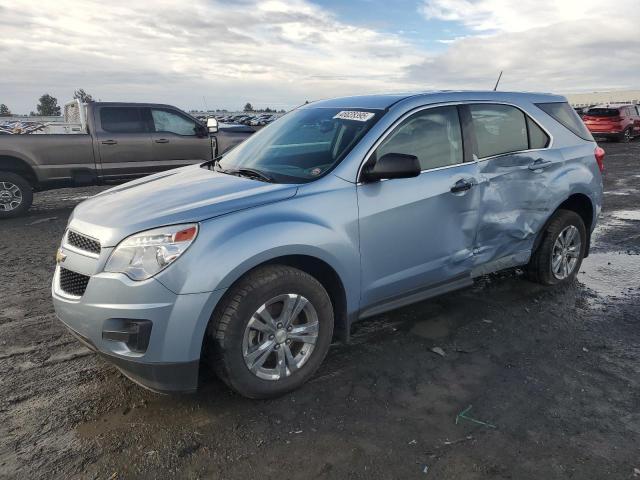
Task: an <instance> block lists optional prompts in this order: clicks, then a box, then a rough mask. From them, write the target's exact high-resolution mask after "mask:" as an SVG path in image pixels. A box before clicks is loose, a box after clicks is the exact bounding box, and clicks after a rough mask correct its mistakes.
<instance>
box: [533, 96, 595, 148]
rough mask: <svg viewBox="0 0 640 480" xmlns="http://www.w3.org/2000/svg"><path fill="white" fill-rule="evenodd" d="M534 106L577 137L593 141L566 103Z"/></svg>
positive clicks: (537, 104)
mask: <svg viewBox="0 0 640 480" xmlns="http://www.w3.org/2000/svg"><path fill="white" fill-rule="evenodd" d="M536 106H537V107H538V108H539V109H540V110H542V111H543V112H545V113H546V114H547V115H549V116H550V117H552V118H553V119H554V120H556V121H557V122H558V123H560V124H561V125H562V126H564V127H565V128H566V129H568V130H569V131H571V132H573V133H574V134H575V135H577V136H578V137H580V138H582V139H584V140H589V141H591V142H593V141H594V140H593V136H592V135H591V132H589V130H588V129H587V127H586V126H585V124H584V122H583V121H582V119H581V118H580V117H579V116H578V114H577V113H576V112H575V110H574V109H573V108H571V107H570V106H569V104H568V103H567V102H553V103H536ZM590 112H591V110H589V112H587V115H590V114H591V113H590Z"/></svg>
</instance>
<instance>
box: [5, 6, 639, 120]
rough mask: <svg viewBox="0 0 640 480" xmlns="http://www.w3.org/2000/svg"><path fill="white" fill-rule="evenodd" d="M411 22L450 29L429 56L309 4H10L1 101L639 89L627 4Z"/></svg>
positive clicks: (459, 12) (226, 101)
mask: <svg viewBox="0 0 640 480" xmlns="http://www.w3.org/2000/svg"><path fill="white" fill-rule="evenodd" d="M605 4H606V5H605ZM378 7H380V6H379V5H378ZM373 8H374V4H373V3H372V9H373ZM379 10H380V11H381V12H382V13H381V15H384V8H379ZM372 11H373V10H372ZM412 14H415V15H421V16H422V18H423V19H424V22H425V23H424V26H425V29H428V28H430V27H431V26H436V27H438V28H439V29H440V31H442V32H444V33H446V29H442V28H441V27H442V22H445V25H446V23H447V22H450V23H451V26H452V27H453V26H455V27H456V28H452V29H451V35H452V37H451V38H442V39H441V41H440V42H438V41H434V42H433V50H429V49H428V48H427V47H426V46H425V43H420V44H418V43H413V41H412V40H411V39H415V38H416V35H415V34H410V35H408V34H406V33H405V34H403V33H388V32H383V31H380V30H376V29H375V28H373V27H362V26H358V25H354V24H351V23H349V22H347V21H345V20H341V19H339V18H338V17H337V16H336V15H334V14H332V13H331V12H329V11H327V10H326V9H324V8H322V7H320V6H318V5H316V4H314V3H311V1H310V0H287V1H280V0H236V1H234V2H227V1H222V0H191V1H190V2H188V3H184V2H177V1H175V0H138V1H130V0H129V1H125V0H112V1H111V2H109V3H108V4H105V3H104V2H102V1H98V0H83V1H78V0H41V1H39V2H27V1H18V2H8V3H4V4H3V5H2V6H1V7H0V32H1V33H0V72H2V75H0V103H6V104H7V105H9V107H10V108H11V109H12V111H17V112H28V111H30V110H34V109H35V104H36V102H37V98H38V97H39V96H40V95H41V94H43V93H45V92H48V93H51V94H52V95H54V96H56V97H58V99H59V101H60V102H63V101H66V100H68V99H70V97H71V95H72V93H73V90H74V89H76V88H84V89H85V90H87V91H88V92H89V93H91V94H92V95H93V96H94V97H95V98H99V99H102V100H105V101H106V100H114V101H117V100H119V101H148V102H162V103H169V104H174V105H177V106H180V107H183V108H193V107H196V108H202V107H204V106H205V102H206V105H207V106H209V107H225V108H239V107H241V106H242V105H244V103H245V102H247V101H249V102H251V103H252V104H254V105H256V106H272V107H274V106H275V107H278V108H291V107H293V106H295V105H298V104H300V103H303V102H304V101H305V100H314V99H319V98H326V97H331V96H339V95H349V94H357V93H367V92H380V91H401V90H424V89H430V88H438V89H440V88H491V87H492V86H493V83H494V82H495V79H496V77H497V75H498V72H499V71H500V70H504V76H503V80H502V82H501V87H502V88H504V89H513V90H519V89H526V90H541V91H559V92H570V91H581V90H592V89H601V90H602V89H606V88H634V87H635V88H637V87H638V86H639V84H640V79H639V78H638V72H640V55H638V52H640V44H639V42H640V35H639V34H638V32H639V31H640V28H639V27H640V2H639V1H638V0H617V1H616V2H615V4H612V3H606V2H602V1H601V0H583V1H580V2H578V1H576V0H563V1H557V0H518V1H513V0H422V3H420V4H419V11H418V12H413V13H408V15H412ZM400 26H402V25H400ZM395 31H396V32H401V30H400V29H398V28H396V29H395ZM405 35H407V36H405ZM453 35H455V36H453ZM443 36H445V35H443Z"/></svg>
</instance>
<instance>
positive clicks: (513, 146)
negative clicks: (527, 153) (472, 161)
mask: <svg viewBox="0 0 640 480" xmlns="http://www.w3.org/2000/svg"><path fill="white" fill-rule="evenodd" d="M469 110H470V112H471V123H472V127H473V131H474V132H475V135H476V141H477V145H478V157H479V158H486V157H492V156H494V155H501V154H504V153H510V152H517V151H519V150H527V149H528V148H529V140H528V138H527V122H526V118H525V114H524V113H523V112H522V111H521V110H519V109H517V108H516V107H512V106H510V105H494V104H471V105H469Z"/></svg>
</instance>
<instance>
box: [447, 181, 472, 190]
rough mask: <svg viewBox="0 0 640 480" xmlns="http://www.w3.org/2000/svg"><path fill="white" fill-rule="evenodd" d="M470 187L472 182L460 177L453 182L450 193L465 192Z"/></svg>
mask: <svg viewBox="0 0 640 480" xmlns="http://www.w3.org/2000/svg"><path fill="white" fill-rule="evenodd" d="M471 187H473V183H471V182H469V181H468V180H465V179H463V178H461V179H460V180H458V181H457V182H456V183H454V185H453V187H451V193H460V192H466V191H467V190H469V189H471Z"/></svg>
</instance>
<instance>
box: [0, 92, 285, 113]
mask: <svg viewBox="0 0 640 480" xmlns="http://www.w3.org/2000/svg"><path fill="white" fill-rule="evenodd" d="M73 99H74V100H80V101H81V102H82V103H91V102H93V101H94V100H93V97H92V96H91V95H90V94H88V93H87V92H85V91H84V89H83V88H79V89H77V90H74V92H73ZM243 110H244V111H245V112H255V113H284V112H285V111H284V110H277V109H275V108H269V107H266V108H260V109H257V110H256V109H254V108H253V105H251V103H249V102H247V103H246V104H245V106H244V109H243ZM10 115H12V113H11V110H10V109H9V107H8V106H7V105H5V104H4V103H2V104H0V117H8V116H10ZM29 115H30V116H32V117H34V116H40V117H55V116H59V115H61V110H60V106H59V105H58V99H57V98H56V97H54V96H51V95H49V94H48V93H45V94H44V95H42V96H41V97H40V98H39V100H38V105H36V111H35V112H34V111H31V112H30V113H29Z"/></svg>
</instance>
